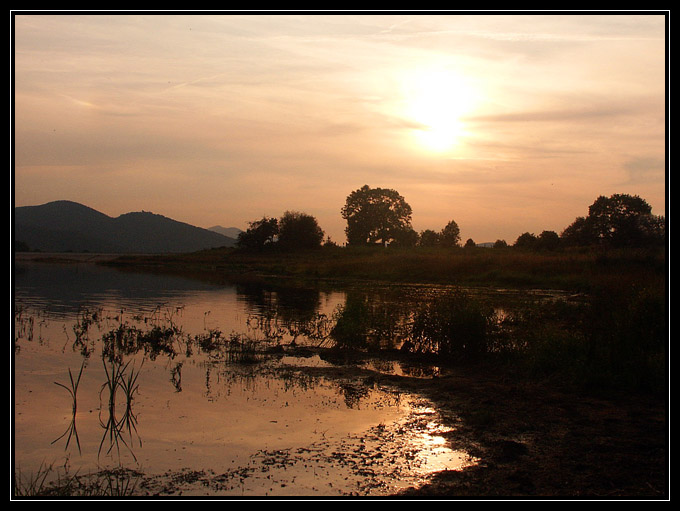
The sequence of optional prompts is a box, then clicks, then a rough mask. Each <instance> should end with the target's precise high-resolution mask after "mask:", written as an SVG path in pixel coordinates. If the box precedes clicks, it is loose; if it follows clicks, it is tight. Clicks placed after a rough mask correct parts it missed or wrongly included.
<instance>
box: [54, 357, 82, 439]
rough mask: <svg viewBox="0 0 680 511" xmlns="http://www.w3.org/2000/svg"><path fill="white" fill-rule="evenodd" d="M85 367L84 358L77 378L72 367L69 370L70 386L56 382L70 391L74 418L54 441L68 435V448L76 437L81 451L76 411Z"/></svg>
mask: <svg viewBox="0 0 680 511" xmlns="http://www.w3.org/2000/svg"><path fill="white" fill-rule="evenodd" d="M84 368H85V361H84V360H83V363H82V364H81V366H80V371H79V372H78V376H77V377H76V378H74V377H73V373H71V369H70V368H69V370H68V376H69V380H70V386H69V387H67V386H66V385H64V384H63V383H59V382H56V381H55V382H54V384H55V385H59V386H60V387H62V388H64V389H66V391H67V392H68V393H69V395H70V396H71V411H72V418H71V423H70V424H69V427H68V428H67V429H66V431H64V433H63V434H62V435H61V436H59V437H58V438H57V439H55V440H54V441H53V442H52V443H53V444H54V443H56V442H58V441H59V440H61V439H62V438H64V437H65V436H66V435H68V437H67V438H66V447H65V448H66V449H68V446H69V444H70V443H71V438H75V439H76V444H77V445H78V452H81V451H80V439H79V438H78V430H77V429H76V413H77V411H78V398H77V396H78V385H80V378H81V376H82V375H83V369H84Z"/></svg>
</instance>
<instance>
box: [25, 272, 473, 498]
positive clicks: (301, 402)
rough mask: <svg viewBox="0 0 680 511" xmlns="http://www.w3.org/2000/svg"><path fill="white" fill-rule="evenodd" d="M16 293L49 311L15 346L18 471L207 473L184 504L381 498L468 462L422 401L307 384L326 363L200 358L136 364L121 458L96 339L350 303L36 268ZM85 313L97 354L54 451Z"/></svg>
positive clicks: (234, 323)
mask: <svg viewBox="0 0 680 511" xmlns="http://www.w3.org/2000/svg"><path fill="white" fill-rule="evenodd" d="M15 296H16V301H17V303H20V304H22V305H23V306H24V307H26V309H27V310H26V314H27V315H28V314H29V313H30V311H31V310H40V311H41V314H40V315H38V317H39V319H38V321H37V322H36V324H35V325H34V326H33V328H34V331H33V333H34V337H33V340H31V341H27V340H20V342H19V343H18V349H17V351H16V354H15V357H14V370H15V398H14V405H15V424H14V427H15V431H14V433H15V437H14V438H15V461H16V463H17V466H18V467H19V468H21V470H22V472H23V473H28V472H30V471H33V470H37V468H38V467H39V466H40V465H41V464H48V465H49V464H55V466H56V467H61V466H64V467H69V469H70V470H71V471H72V472H76V471H77V472H79V473H87V472H88V471H91V470H95V469H96V468H97V467H105V466H116V465H117V464H118V463H123V464H125V465H126V466H132V467H134V468H139V469H140V470H142V471H143V472H145V473H147V474H164V473H165V472H166V471H185V470H191V471H202V472H201V476H200V477H197V478H195V481H194V482H193V484H189V483H188V482H187V483H186V486H185V487H184V490H185V492H186V493H185V494H192V493H197V494H201V493H205V492H212V493H218V494H219V493H220V492H224V493H227V494H241V493H242V494H254V495H265V494H270V495H337V494H346V493H351V492H356V493H359V494H366V493H370V494H381V493H384V492H389V491H390V490H391V489H392V488H394V487H404V486H408V485H409V484H415V482H417V479H418V477H420V476H421V475H422V474H424V473H427V472H430V471H432V470H440V469H444V468H456V467H458V466H462V465H463V464H465V463H466V462H467V460H466V459H465V456H464V455H462V454H461V453H457V452H455V451H452V450H451V449H450V448H448V447H447V446H446V443H445V442H443V437H442V436H441V435H440V434H439V433H441V431H439V430H437V427H438V422H437V418H436V414H435V413H434V411H433V410H427V413H425V412H423V411H422V410H421V404H420V402H418V404H414V403H415V397H414V396H409V395H404V394H399V393H395V392H394V391H392V390H390V389H383V388H378V387H376V386H374V385H373V384H370V385H362V382H357V381H343V380H340V381H338V380H333V379H327V378H324V377H322V376H315V377H312V376H309V374H308V373H306V372H305V371H303V370H302V369H303V368H304V367H305V366H310V367H313V368H315V369H319V368H324V367H330V366H331V364H330V363H328V362H325V361H323V360H321V359H320V358H319V357H318V356H314V357H309V358H298V357H282V358H279V359H276V358H275V359H272V360H270V361H268V362H260V363H257V364H238V365H234V364H229V363H228V362H227V361H226V360H225V359H224V358H223V357H216V356H213V355H212V354H210V353H200V350H196V349H194V351H193V353H191V354H188V353H186V352H182V351H178V353H177V354H176V355H173V356H169V355H158V356H157V357H155V358H153V359H150V358H148V357H146V358H144V357H143V354H141V353H138V354H137V355H135V356H133V357H129V360H132V362H131V365H130V366H129V369H128V370H129V371H133V372H134V371H139V376H138V380H137V381H138V383H139V390H138V392H137V393H136V394H135V395H134V398H133V401H132V410H133V411H134V416H135V419H136V422H135V426H136V431H128V433H125V432H123V436H122V437H121V440H124V441H125V443H118V444H116V447H118V448H119V450H117V449H115V448H114V449H111V451H108V447H111V445H109V444H107V443H106V442H102V439H103V438H104V434H105V433H106V431H105V430H104V428H103V427H102V424H103V423H106V416H107V407H106V405H105V402H106V398H105V397H104V398H102V395H101V394H100V391H101V388H102V387H101V386H102V382H104V381H106V373H105V372H104V368H103V364H102V361H101V356H100V353H99V351H98V350H100V349H101V346H99V345H98V344H97V342H96V340H97V339H100V338H101V336H102V335H103V334H105V333H107V332H110V331H111V330H112V329H115V328H117V327H118V326H120V324H121V323H122V322H125V323H126V324H135V325H138V326H139V328H144V327H150V323H149V322H150V321H151V322H153V321H156V322H159V324H160V323H164V324H167V323H168V322H172V323H174V324H176V325H178V326H180V327H181V329H182V332H183V334H184V335H198V334H200V333H202V332H206V331H208V330H210V329H215V328H218V329H221V330H222V331H223V332H224V333H225V334H229V333H231V332H244V331H247V330H248V325H247V319H248V317H249V316H250V314H252V313H253V312H254V311H259V312H264V311H267V310H270V311H271V310H275V311H276V312H277V313H280V314H282V315H283V316H284V317H285V316H286V315H288V317H289V318H290V317H295V315H302V316H304V315H306V314H309V313H310V311H311V312H315V311H319V310H321V311H326V312H330V311H332V310H333V309H334V308H335V307H336V306H337V305H338V304H341V303H342V300H343V294H341V293H319V292H318V291H316V290H309V289H299V288H298V289H294V290H286V289H272V288H269V289H266V288H265V289H263V288H261V287H259V288H258V287H257V286H252V285H251V286H212V285H208V284H202V283H197V282H193V281H190V280H186V279H181V278H170V277H161V276H153V275H134V274H124V273H119V272H116V271H113V270H110V269H106V268H98V267H94V266H88V265H64V266H57V267H55V266H52V265H39V264H36V265H32V266H30V267H27V268H25V269H24V270H23V271H20V272H18V273H17V274H16V280H15ZM83 308H91V309H95V308H101V309H102V313H101V315H100V316H99V317H100V321H99V322H98V323H97V324H96V325H92V327H91V328H90V331H89V332H88V336H89V338H90V340H91V341H93V342H94V346H95V348H94V353H93V354H92V355H91V356H90V358H88V359H87V362H86V366H85V369H84V371H83V376H82V380H81V383H80V387H79V390H78V394H77V405H78V411H77V414H76V417H75V426H76V428H77V433H78V441H79V442H80V450H79V449H78V448H77V445H76V443H75V441H74V440H71V442H70V444H69V445H68V449H66V448H65V447H66V442H67V437H62V438H61V439H59V441H56V442H55V440H56V439H57V438H58V437H59V436H60V435H61V434H62V433H64V431H65V430H66V429H67V428H68V426H69V423H70V421H71V420H72V419H73V416H72V414H71V405H72V401H71V399H70V397H69V395H68V393H67V391H66V390H64V389H63V388H61V387H59V386H57V385H55V382H58V383H62V384H66V385H67V386H68V381H69V369H70V370H71V371H72V372H74V373H76V374H77V371H78V369H79V368H80V365H81V362H82V360H83V358H82V357H81V355H80V353H79V352H78V350H76V349H74V348H73V346H72V344H73V340H74V338H75V331H74V330H73V325H72V321H73V319H74V318H75V317H77V315H78V312H79V311H81V310H82V309H83ZM121 311H123V312H122V314H121ZM46 312H47V313H46ZM150 318H152V319H150ZM187 346H188V344H187ZM187 346H185V348H186V347H187ZM119 397H120V396H119ZM124 405H125V402H124V401H123V402H120V403H119V406H118V408H117V412H118V413H121V412H120V411H121V410H122V409H124V408H125V406H124ZM53 442H54V443H53ZM100 445H104V448H103V450H102V451H101V453H103V455H102V454H101V453H100V454H99V455H98V452H99V450H100ZM107 453H108V454H107ZM131 454H134V457H133V456H132V455H131ZM166 482H167V481H166V480H165V479H163V478H162V477H159V478H158V479H157V480H155V484H156V485H157V486H155V487H154V488H152V489H151V490H150V491H162V490H163V485H164V484H166Z"/></svg>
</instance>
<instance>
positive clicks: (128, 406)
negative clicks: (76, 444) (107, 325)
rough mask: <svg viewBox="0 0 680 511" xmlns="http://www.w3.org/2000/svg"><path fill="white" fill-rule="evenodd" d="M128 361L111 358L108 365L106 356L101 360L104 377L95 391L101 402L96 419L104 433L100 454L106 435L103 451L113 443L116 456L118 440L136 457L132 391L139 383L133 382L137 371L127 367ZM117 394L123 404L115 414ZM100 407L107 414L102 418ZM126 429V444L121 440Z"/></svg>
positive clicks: (111, 448)
mask: <svg viewBox="0 0 680 511" xmlns="http://www.w3.org/2000/svg"><path fill="white" fill-rule="evenodd" d="M130 363H131V361H128V362H127V363H125V364H123V363H122V362H119V361H117V360H112V361H111V368H110V369H109V367H107V365H106V360H104V371H105V373H106V381H105V382H104V383H103V384H102V387H101V389H100V392H99V399H100V402H101V403H102V405H101V406H100V410H99V422H100V424H101V426H102V428H104V435H103V436H102V440H101V442H100V444H99V451H98V455H101V453H102V449H103V447H104V444H105V443H106V441H107V439H108V444H109V447H108V449H107V451H106V454H110V453H111V452H112V450H113V449H114V447H115V449H116V452H117V453H118V456H119V457H120V444H121V443H122V444H123V445H124V446H125V447H127V449H128V450H129V452H130V454H131V455H132V457H133V458H134V459H135V461H136V460H137V458H136V457H135V455H134V452H133V450H132V448H131V444H132V442H133V441H134V437H133V433H134V436H136V437H137V440H138V442H139V445H140V446H141V445H142V440H141V438H140V437H139V435H138V433H137V417H136V415H135V414H134V412H133V410H132V403H133V400H134V396H135V394H136V393H137V391H138V390H139V384H138V383H137V378H138V376H139V371H136V370H135V368H134V367H132V368H130V370H129V371H128V368H129V366H130ZM119 393H120V394H119ZM119 395H122V404H123V413H122V415H121V416H120V417H118V404H119V403H118V397H119ZM104 396H105V398H104ZM104 410H105V411H106V413H107V415H108V416H107V418H106V420H104V419H103V418H102V413H103V412H104ZM126 432H127V438H128V439H129V441H130V444H128V443H127V441H126V440H125V438H126V435H125V433H126Z"/></svg>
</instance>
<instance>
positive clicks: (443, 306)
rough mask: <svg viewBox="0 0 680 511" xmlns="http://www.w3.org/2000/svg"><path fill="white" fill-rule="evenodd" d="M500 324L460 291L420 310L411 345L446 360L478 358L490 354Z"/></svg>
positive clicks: (414, 320) (491, 312) (492, 313)
mask: <svg viewBox="0 0 680 511" xmlns="http://www.w3.org/2000/svg"><path fill="white" fill-rule="evenodd" d="M496 324H497V321H496V315H495V313H494V312H493V310H492V309H491V308H489V307H486V306H484V305H482V304H481V303H480V302H478V301H477V300H475V299H473V298H471V297H470V296H469V295H468V294H467V293H465V292H463V291H459V290H457V291H454V292H452V293H450V294H447V295H445V296H442V297H438V298H435V299H434V300H432V301H430V302H426V303H424V304H422V305H420V306H419V307H418V308H417V309H416V311H415V313H414V317H413V324H412V328H411V339H410V343H411V344H412V349H413V350H414V351H417V352H421V353H435V354H437V355H439V356H441V357H443V358H445V359H454V358H466V359H471V358H478V357H479V356H481V355H483V354H484V353H487V352H488V351H489V348H490V346H491V344H492V338H493V333H494V331H495V325H496Z"/></svg>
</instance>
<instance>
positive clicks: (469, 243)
mask: <svg viewBox="0 0 680 511" xmlns="http://www.w3.org/2000/svg"><path fill="white" fill-rule="evenodd" d="M476 246H477V243H475V240H473V239H472V238H468V240H467V241H466V242H465V245H464V246H463V248H475V247H476Z"/></svg>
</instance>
